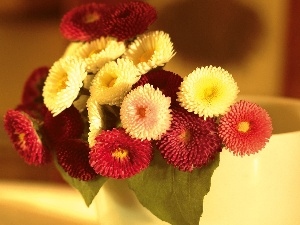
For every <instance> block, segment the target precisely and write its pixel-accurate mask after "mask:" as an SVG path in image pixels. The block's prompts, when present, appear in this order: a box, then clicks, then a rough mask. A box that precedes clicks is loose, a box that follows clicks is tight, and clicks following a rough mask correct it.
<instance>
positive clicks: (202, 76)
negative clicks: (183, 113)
mask: <svg viewBox="0 0 300 225" xmlns="http://www.w3.org/2000/svg"><path fill="white" fill-rule="evenodd" d="M179 90H180V91H179V92H178V101H179V102H180V105H181V106H182V107H184V108H185V109H186V110H188V111H189V112H194V113H195V114H198V115H199V116H203V117H204V118H207V117H214V116H219V115H223V114H225V113H226V112H227V111H228V109H229V107H230V105H232V104H233V103H234V102H235V99H236V97H237V94H238V92H239V90H238V86H237V84H236V82H235V81H234V79H233V77H232V75H231V74H229V73H228V72H227V71H226V70H224V69H222V68H220V67H218V68H217V67H213V66H209V67H202V68H197V69H196V70H194V71H193V72H192V73H191V74H189V75H188V76H187V77H185V78H184V80H183V82H182V83H181V86H180V88H179Z"/></svg>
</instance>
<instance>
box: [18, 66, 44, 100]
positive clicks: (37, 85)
mask: <svg viewBox="0 0 300 225" xmlns="http://www.w3.org/2000/svg"><path fill="white" fill-rule="evenodd" d="M48 72H49V68H48V67H46V66H43V67H39V68H37V69H35V70H34V71H33V72H32V73H31V75H30V76H29V77H28V79H27V80H26V82H25V85H24V88H23V93H22V104H32V103H35V104H42V103H43V97H42V93H43V87H44V83H45V80H46V77H47V76H48Z"/></svg>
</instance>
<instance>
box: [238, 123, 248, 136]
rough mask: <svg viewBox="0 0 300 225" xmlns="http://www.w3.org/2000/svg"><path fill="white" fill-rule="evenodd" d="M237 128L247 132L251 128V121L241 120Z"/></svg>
mask: <svg viewBox="0 0 300 225" xmlns="http://www.w3.org/2000/svg"><path fill="white" fill-rule="evenodd" d="M237 129H238V131H239V132H242V133H246V132H248V131H249V129H250V123H249V122H247V121H242V122H239V124H238V128H237Z"/></svg>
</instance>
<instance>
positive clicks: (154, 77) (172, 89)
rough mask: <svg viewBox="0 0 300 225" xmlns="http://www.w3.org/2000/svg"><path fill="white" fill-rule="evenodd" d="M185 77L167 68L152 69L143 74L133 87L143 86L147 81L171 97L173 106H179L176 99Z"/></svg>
mask: <svg viewBox="0 0 300 225" xmlns="http://www.w3.org/2000/svg"><path fill="white" fill-rule="evenodd" d="M182 81H183V78H182V77H180V76H179V75H178V74H176V73H173V72H170V71H166V70H151V71H150V72H148V73H146V74H144V75H142V77H141V78H140V79H139V81H138V82H137V83H135V84H134V85H133V87H132V89H134V88H136V87H138V86H143V85H145V84H146V83H149V84H151V85H152V86H153V87H154V88H159V89H160V90H161V91H162V93H163V94H164V95H165V96H168V97H171V106H172V107H174V106H179V103H178V102H177V101H176V99H177V92H178V91H179V86H180V84H181V82H182Z"/></svg>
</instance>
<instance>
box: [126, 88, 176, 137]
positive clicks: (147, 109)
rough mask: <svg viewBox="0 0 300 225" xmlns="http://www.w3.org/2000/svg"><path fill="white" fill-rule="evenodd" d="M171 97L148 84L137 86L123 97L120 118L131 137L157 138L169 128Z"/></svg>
mask: <svg viewBox="0 0 300 225" xmlns="http://www.w3.org/2000/svg"><path fill="white" fill-rule="evenodd" d="M170 104H171V98H170V97H166V96H165V95H163V93H162V92H161V91H160V90H159V89H155V88H154V87H153V86H151V85H150V84H145V85H144V86H139V87H137V88H136V89H134V90H132V91H131V92H130V93H129V94H128V95H126V97H125V98H124V100H123V102H122V105H121V109H120V119H121V124H122V126H123V128H125V130H126V132H127V133H129V134H130V136H132V137H133V138H139V139H142V140H144V139H147V140H151V139H153V140H158V139H160V137H161V135H162V134H164V133H165V132H166V131H167V129H169V127H170V124H171V120H172V116H171V110H170V109H169V107H170Z"/></svg>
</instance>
